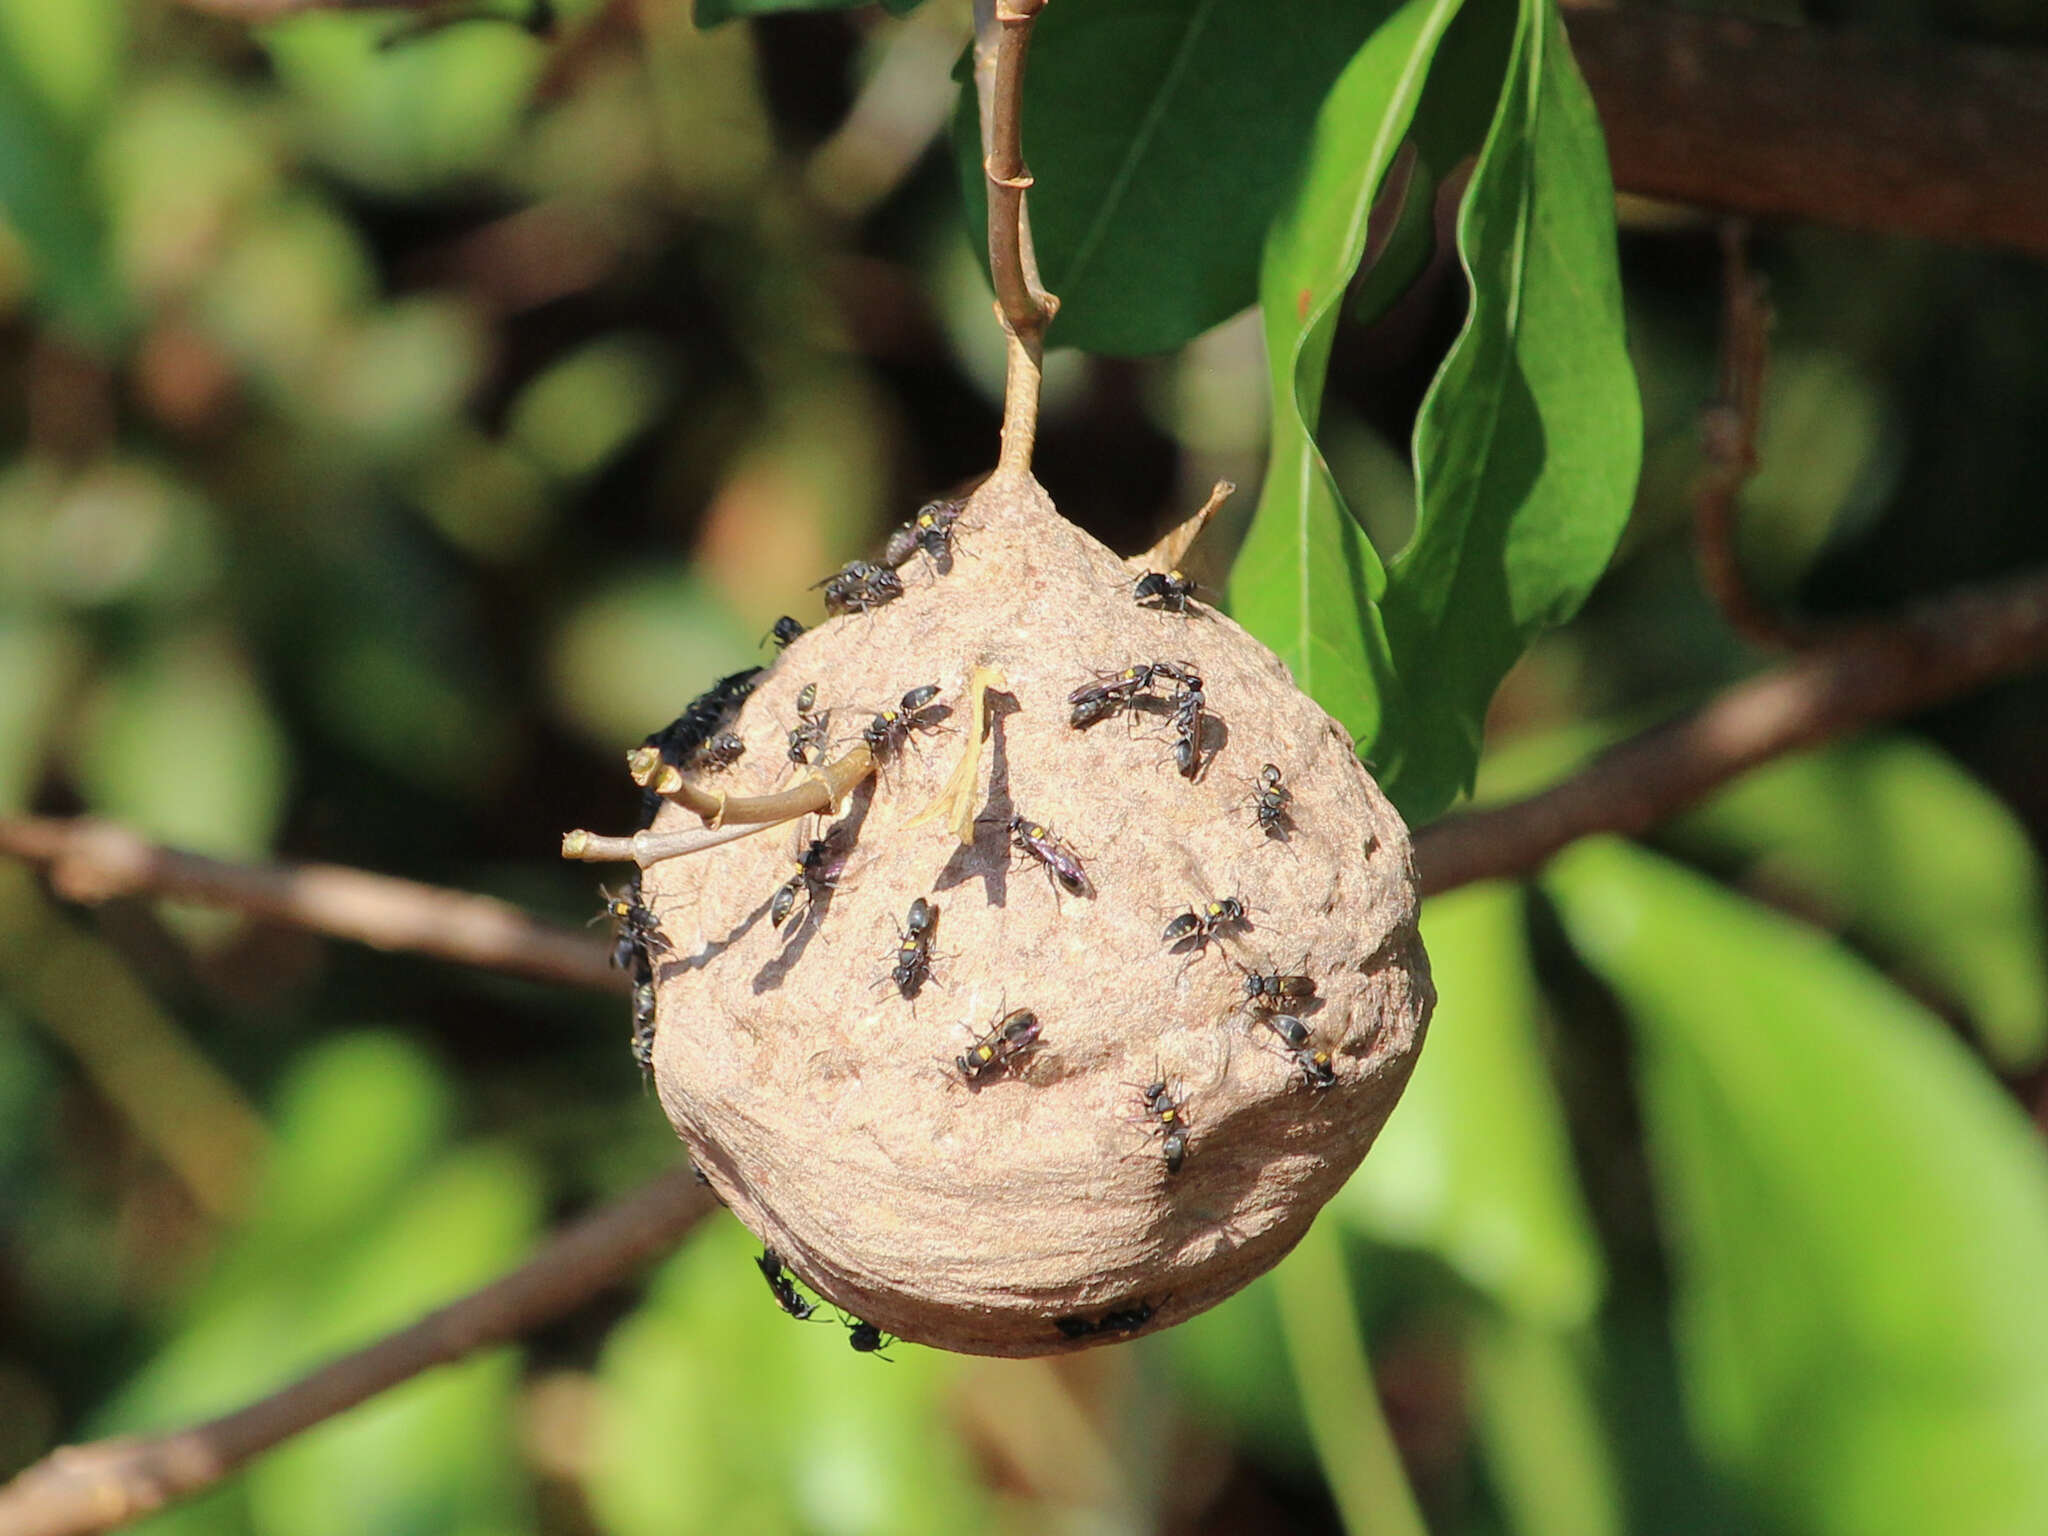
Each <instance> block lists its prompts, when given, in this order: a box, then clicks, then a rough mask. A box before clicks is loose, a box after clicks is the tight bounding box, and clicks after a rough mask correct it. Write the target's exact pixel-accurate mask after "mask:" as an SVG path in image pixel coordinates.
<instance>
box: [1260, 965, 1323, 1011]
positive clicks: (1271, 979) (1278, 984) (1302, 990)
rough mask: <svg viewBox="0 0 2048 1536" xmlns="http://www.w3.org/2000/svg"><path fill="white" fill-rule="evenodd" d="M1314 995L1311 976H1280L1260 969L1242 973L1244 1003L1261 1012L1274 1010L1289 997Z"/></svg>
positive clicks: (1314, 984)
mask: <svg viewBox="0 0 2048 1536" xmlns="http://www.w3.org/2000/svg"><path fill="white" fill-rule="evenodd" d="M1315 995H1316V983H1315V978H1314V977H1313V976H1282V975H1278V974H1274V973H1265V972H1260V971H1246V972H1245V975H1244V1000H1245V1004H1246V1006H1247V1007H1251V1008H1256V1009H1258V1010H1260V1011H1261V1012H1272V1011H1276V1010H1278V1009H1279V1007H1280V1005H1281V1004H1282V1003H1283V1002H1285V1001H1286V1000H1287V999H1289V998H1295V997H1314V996H1315Z"/></svg>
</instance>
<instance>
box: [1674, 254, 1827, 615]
mask: <svg viewBox="0 0 2048 1536" xmlns="http://www.w3.org/2000/svg"><path fill="white" fill-rule="evenodd" d="M1747 243H1748V230H1747V229H1746V228H1745V227H1744V225H1743V224H1742V221H1741V220H1739V219H1727V220H1724V221H1723V222H1722V225H1721V380H1720V388H1719V390H1718V392H1717V398H1716V399H1715V401H1714V403H1713V405H1711V406H1709V407H1708V408H1707V411H1706V414H1705V417H1704V419H1703V420H1702V422H1701V431H1700V437H1701V443H1700V449H1701V453H1702V455H1703V456H1704V457H1705V459H1706V466H1705V468H1704V469H1703V470H1702V471H1701V473H1700V478H1699V484H1698V486H1697V487H1696V488H1695V490H1694V493H1693V536H1694V544H1695V546H1696V548H1697V550H1698V552H1699V562H1700V578H1701V581H1702V582H1703V584H1704V585H1705V586H1706V589H1707V592H1708V594H1709V595H1710V596H1712V598H1713V599H1714V602H1715V603H1716V604H1717V605H1718V606H1719V607H1720V609H1721V614H1722V617H1724V618H1725V619H1727V621H1728V624H1729V627H1730V628H1732V629H1733V630H1734V631H1735V632H1736V633H1737V634H1739V635H1741V636H1743V637H1744V638H1746V639H1748V640H1751V641H1753V642H1755V643H1756V644H1758V645H1762V646H1768V647H1771V648H1773V649H1782V650H1797V649H1799V648H1800V647H1801V646H1804V645H1807V644H1810V643H1811V642H1812V641H1813V639H1814V632H1813V629H1812V628H1811V626H1808V625H1805V624H1802V623H1800V622H1799V621H1798V620H1796V619H1791V618H1786V617H1782V616H1780V615H1778V614H1776V613H1773V612H1772V611H1771V610H1770V609H1769V608H1768V607H1766V606H1765V604H1764V603H1763V601H1762V600H1761V599H1760V598H1759V597H1758V596H1757V595H1756V591H1755V589H1754V588H1753V587H1751V586H1750V584H1749V581H1748V579H1747V577H1745V576H1744V574H1743V570H1742V556H1741V554H1740V552H1739V551H1738V550H1737V548H1736V525H1737V523H1738V521H1739V514H1740V510H1741V508H1740V497H1741V494H1742V488H1743V486H1744V485H1746V484H1748V482H1749V477H1750V476H1751V475H1753V474H1754V473H1756V444H1757V428H1758V423H1759V421H1760V419H1761V417H1762V413H1763V394H1764V375H1765V373H1766V371H1767V370H1768V368H1769V365H1770V328H1771V312H1770V308H1769V306H1768V305H1767V304H1766V303H1765V302H1764V284H1763V279H1762V278H1760V277H1757V276H1756V275H1755V274H1754V273H1752V272H1751V271H1750V269H1749V257H1748V251H1747Z"/></svg>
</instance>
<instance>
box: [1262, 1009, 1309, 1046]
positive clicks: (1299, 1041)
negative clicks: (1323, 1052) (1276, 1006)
mask: <svg viewBox="0 0 2048 1536" xmlns="http://www.w3.org/2000/svg"><path fill="white" fill-rule="evenodd" d="M1259 1020H1260V1022H1261V1023H1263V1024H1264V1025H1265V1026H1266V1028H1268V1029H1270V1030H1272V1031H1273V1033H1274V1034H1276V1035H1278V1036H1279V1037H1280V1038H1281V1039H1282V1040H1284V1041H1286V1042H1287V1045H1288V1048H1289V1049H1290V1050H1294V1051H1299V1050H1301V1049H1303V1048H1304V1047H1306V1046H1307V1044H1308V1026H1307V1025H1306V1024H1304V1023H1302V1022H1301V1020H1300V1019H1298V1018H1296V1017H1295V1016H1294V1015H1293V1014H1291V1013H1261V1014H1260V1015H1259Z"/></svg>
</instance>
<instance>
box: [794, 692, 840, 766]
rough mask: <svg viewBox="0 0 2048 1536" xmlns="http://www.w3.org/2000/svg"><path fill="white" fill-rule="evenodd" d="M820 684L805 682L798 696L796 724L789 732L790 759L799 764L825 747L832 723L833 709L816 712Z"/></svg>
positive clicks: (805, 761) (808, 759)
mask: <svg viewBox="0 0 2048 1536" xmlns="http://www.w3.org/2000/svg"><path fill="white" fill-rule="evenodd" d="M817 703H818V685H817V684H816V683H805V684H804V686H803V689H802V691H801V692H799V693H798V694H797V696H796V725H795V726H794V727H793V728H792V729H791V731H790V733H789V760H790V761H791V762H792V763H796V764H799V765H802V764H806V763H808V762H810V761H811V757H812V754H814V753H821V752H823V751H824V749H825V733H826V731H827V730H828V729H829V728H830V727H831V724H832V711H831V710H829V709H828V710H826V711H825V712H824V713H823V714H818V713H816V712H815V711H816V706H817Z"/></svg>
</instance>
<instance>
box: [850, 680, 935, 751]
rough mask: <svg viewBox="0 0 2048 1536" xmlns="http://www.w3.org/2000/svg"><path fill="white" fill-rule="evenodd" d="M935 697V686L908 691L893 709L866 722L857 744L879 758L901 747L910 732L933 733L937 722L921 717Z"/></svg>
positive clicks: (928, 685)
mask: <svg viewBox="0 0 2048 1536" xmlns="http://www.w3.org/2000/svg"><path fill="white" fill-rule="evenodd" d="M938 696H939V685H938V684H937V683H926V684H925V685H924V686H923V687H922V688H913V689H911V690H910V691H909V692H908V693H906V694H904V695H903V697H902V698H901V699H899V700H898V701H897V704H896V707H895V708H894V709H885V710H883V711H882V712H881V713H880V714H879V715H877V716H875V718H874V719H872V720H870V721H869V722H868V728H867V729H866V730H865V731H863V732H861V740H862V741H864V742H866V743H867V744H868V748H869V750H870V751H872V752H873V753H874V754H875V755H876V756H877V757H880V756H882V755H884V754H886V753H889V752H892V751H894V750H895V749H896V748H897V747H900V746H901V745H903V743H904V742H905V741H907V740H909V739H910V733H911V732H912V731H931V730H937V729H938V722H937V721H936V720H928V719H925V718H924V714H925V711H927V710H929V709H930V708H931V707H932V700H934V699H936V698H937V697H938Z"/></svg>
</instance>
